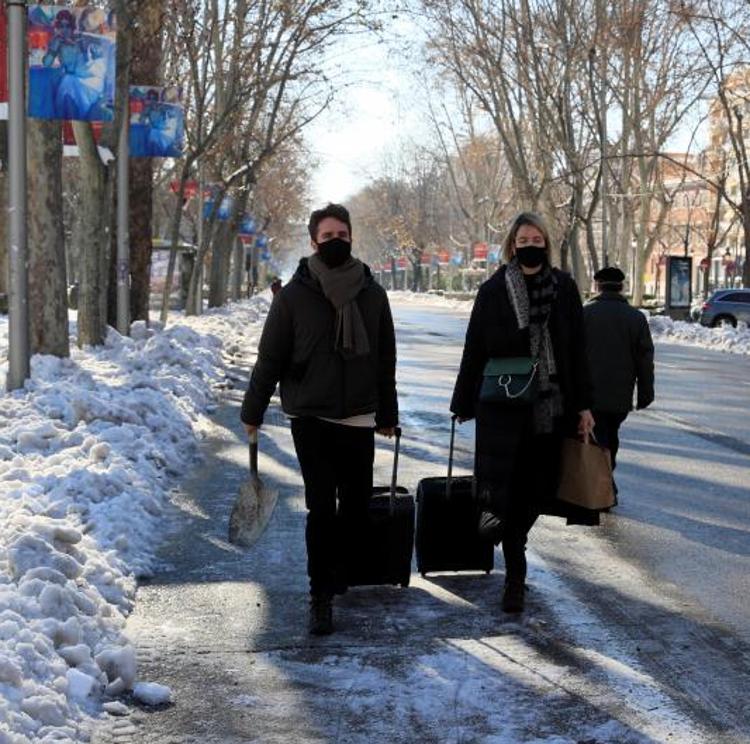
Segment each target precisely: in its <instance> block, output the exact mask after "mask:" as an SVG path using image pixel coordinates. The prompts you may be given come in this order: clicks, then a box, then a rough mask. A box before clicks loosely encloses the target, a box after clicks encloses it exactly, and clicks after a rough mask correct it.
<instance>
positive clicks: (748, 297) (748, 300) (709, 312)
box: [700, 289, 750, 328]
mask: <svg viewBox="0 0 750 744" xmlns="http://www.w3.org/2000/svg"><path fill="white" fill-rule="evenodd" d="M739 320H741V321H744V322H745V323H748V324H750V289H719V290H717V291H716V292H714V293H713V294H712V295H711V296H710V297H709V298H708V300H707V301H706V302H704V303H703V307H702V308H701V315H700V322H701V325H704V326H711V327H712V328H713V327H715V326H718V325H721V324H722V323H731V324H732V325H733V326H736V325H737V321H739Z"/></svg>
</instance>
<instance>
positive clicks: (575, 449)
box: [557, 438, 615, 509]
mask: <svg viewBox="0 0 750 744" xmlns="http://www.w3.org/2000/svg"><path fill="white" fill-rule="evenodd" d="M557 498H558V499H560V500H561V501H566V502H568V503H569V504H575V505H576V506H582V507H583V508H584V509H608V508H609V507H611V506H614V505H615V491H614V488H613V486H612V464H611V458H610V454H609V450H608V449H606V448H605V447H601V446H600V445H598V444H597V443H596V442H593V441H591V442H589V441H587V442H582V441H581V440H579V439H567V438H566V439H563V446H562V461H561V466H560V486H559V489H558V492H557Z"/></svg>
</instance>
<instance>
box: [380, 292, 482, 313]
mask: <svg viewBox="0 0 750 744" xmlns="http://www.w3.org/2000/svg"><path fill="white" fill-rule="evenodd" d="M388 296H389V297H391V298H392V299H393V300H395V301H396V302H398V304H399V305H413V306H415V307H442V308H448V309H451V310H465V311H466V312H471V308H472V306H473V305H474V298H473V297H471V298H470V299H466V300H457V299H454V298H450V297H446V296H445V295H441V294H437V293H433V292H406V291H403V290H395V291H393V290H390V291H389V292H388Z"/></svg>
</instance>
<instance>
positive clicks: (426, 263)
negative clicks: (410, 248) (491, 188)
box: [420, 253, 432, 266]
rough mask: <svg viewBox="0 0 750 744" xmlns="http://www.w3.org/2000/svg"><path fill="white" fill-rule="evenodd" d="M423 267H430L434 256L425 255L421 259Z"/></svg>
mask: <svg viewBox="0 0 750 744" xmlns="http://www.w3.org/2000/svg"><path fill="white" fill-rule="evenodd" d="M420 261H421V263H422V266H429V265H430V264H431V263H432V254H431V253H423V254H422V258H421V259H420Z"/></svg>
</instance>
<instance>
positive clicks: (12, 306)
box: [6, 0, 30, 390]
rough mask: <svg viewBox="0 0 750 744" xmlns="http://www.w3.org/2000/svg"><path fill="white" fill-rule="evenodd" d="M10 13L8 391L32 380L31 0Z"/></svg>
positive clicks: (18, 2) (16, 3)
mask: <svg viewBox="0 0 750 744" xmlns="http://www.w3.org/2000/svg"><path fill="white" fill-rule="evenodd" d="M6 6H7V9H8V268H9V271H8V279H9V281H8V379H7V387H8V390H17V389H19V388H22V387H23V385H24V382H25V381H26V379H27V378H28V377H29V372H30V360H29V304H28V295H29V277H28V247H27V244H26V95H25V89H24V78H25V73H26V0H7V2H6Z"/></svg>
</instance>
